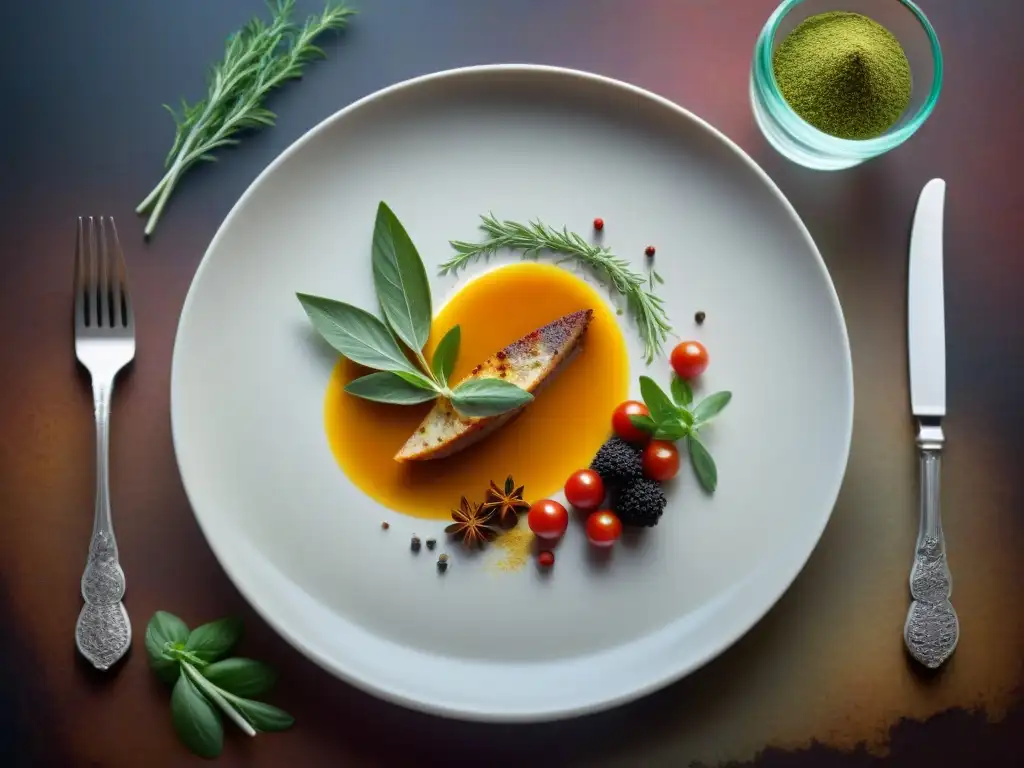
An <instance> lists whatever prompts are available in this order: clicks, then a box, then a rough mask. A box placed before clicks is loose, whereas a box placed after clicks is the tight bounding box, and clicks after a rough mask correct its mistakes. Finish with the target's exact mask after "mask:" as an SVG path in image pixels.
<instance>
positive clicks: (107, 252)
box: [99, 216, 120, 328]
mask: <svg viewBox="0 0 1024 768" xmlns="http://www.w3.org/2000/svg"><path fill="white" fill-rule="evenodd" d="M106 219H107V217H105V216H100V226H99V229H100V287H99V290H100V325H102V326H106V327H107V328H117V327H118V326H119V325H120V323H119V322H117V321H116V320H115V315H114V306H113V304H114V302H113V300H112V290H111V283H113V282H114V255H113V254H112V253H111V245H110V238H109V237H108V236H107V221H106Z"/></svg>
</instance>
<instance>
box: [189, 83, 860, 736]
mask: <svg viewBox="0 0 1024 768" xmlns="http://www.w3.org/2000/svg"><path fill="white" fill-rule="evenodd" d="M508 73H523V74H533V75H548V76H551V77H561V78H576V79H580V80H584V81H588V82H589V83H591V84H596V85H601V86H605V87H608V88H613V89H617V90H620V91H624V92H627V93H629V94H632V95H634V96H636V97H639V98H643V99H646V100H649V101H651V102H653V103H654V104H656V105H658V106H660V107H663V108H665V109H667V110H668V111H670V112H672V113H674V114H675V115H676V116H677V117H679V118H681V119H683V120H688V121H690V122H691V123H692V124H693V125H694V126H696V127H697V128H699V129H701V130H703V131H705V132H706V133H708V134H709V135H710V136H711V137H712V138H714V139H716V140H718V141H720V142H722V143H723V144H724V145H725V146H726V147H728V148H729V149H730V150H731V151H732V152H733V153H734V154H735V155H736V156H737V158H738V159H740V160H741V161H742V162H743V163H744V164H745V165H746V166H747V167H748V169H749V170H751V171H752V172H753V173H754V175H755V176H756V177H757V178H758V179H759V180H760V181H761V183H763V184H764V185H765V186H766V187H767V188H768V190H769V192H770V193H771V194H772V195H773V196H774V197H775V198H776V199H777V201H778V202H779V203H781V204H782V206H783V209H784V210H785V212H786V213H787V214H788V216H789V217H790V219H791V220H792V222H793V224H794V225H795V226H796V227H797V229H798V231H799V233H800V235H801V236H802V237H803V239H804V241H805V243H806V245H807V246H808V247H809V248H810V250H811V253H812V254H813V255H814V259H815V264H816V265H817V267H818V269H819V270H820V271H821V273H822V276H823V277H824V279H825V284H826V286H827V288H828V293H829V299H830V300H831V303H832V306H833V309H834V311H835V312H836V316H837V317H838V319H839V326H840V331H841V340H842V350H841V351H842V353H843V361H844V368H845V371H844V372H845V374H846V375H845V376H844V379H845V381H846V383H847V386H846V393H847V395H848V400H847V402H846V403H845V406H846V412H847V414H848V417H847V419H846V425H845V429H844V435H843V446H844V448H843V456H842V461H841V463H840V471H839V473H838V475H837V477H836V480H835V487H834V489H833V491H832V493H831V494H830V495H831V500H830V501H829V503H828V504H827V505H826V507H825V513H824V514H823V515H822V517H821V521H820V524H819V526H818V530H817V531H815V533H814V537H813V545H812V546H811V547H810V549H809V550H808V552H807V555H806V557H804V558H803V560H802V561H801V562H799V563H797V564H796V567H795V568H792V569H791V573H788V575H787V576H786V578H785V579H783V584H782V588H781V589H780V590H778V594H776V595H775V596H774V597H773V598H772V599H771V600H768V601H766V603H765V605H764V606H763V608H762V609H761V610H760V611H755V612H754V613H755V615H754V616H753V618H752V620H751V621H750V622H749V623H747V625H746V626H745V627H743V628H741V629H740V630H739V631H738V632H736V633H734V634H733V635H730V636H728V637H726V638H725V639H724V640H723V641H722V642H721V643H719V645H718V647H717V649H716V650H715V651H713V652H710V653H706V654H704V655H703V656H700V657H695V658H691V659H690V660H689V662H688V663H684V664H681V665H678V666H677V667H675V668H669V669H668V671H667V673H666V674H665V675H663V676H662V677H661V678H660V679H658V680H656V681H654V682H651V683H647V684H642V685H639V686H637V687H635V688H633V689H631V690H629V691H627V692H625V693H621V694H616V695H612V696H607V697H603V698H600V699H595V700H593V701H590V702H587V703H585V704H579V705H576V706H573V707H566V708H563V709H558V710H545V711H542V712H532V713H526V712H509V711H501V710H498V709H494V710H488V711H480V710H468V709H461V708H455V707H451V706H447V705H444V704H440V703H434V702H431V701H427V700H423V699H420V698H412V697H409V696H406V695H403V694H402V693H400V692H397V691H393V690H389V689H387V688H384V687H382V686H378V685H376V684H375V683H374V682H373V681H372V680H368V679H365V678H363V677H360V676H359V675H358V674H354V673H353V672H352V671H351V670H348V669H346V668H344V667H343V666H341V665H339V664H338V663H337V662H336V661H335V660H334V659H331V658H326V657H325V656H324V655H322V654H320V653H318V652H317V651H315V650H314V649H312V648H310V647H308V646H307V645H306V643H305V642H304V641H303V639H302V638H301V637H299V636H297V635H296V634H294V633H292V632H291V631H290V630H289V629H288V627H287V626H285V625H284V624H283V623H282V622H280V621H278V620H277V619H276V617H274V616H273V615H272V614H271V613H270V612H269V611H267V610H266V609H265V608H264V607H263V606H262V605H261V603H260V601H259V599H258V598H257V597H256V595H254V594H253V593H252V591H251V590H249V589H248V587H247V586H246V585H245V584H244V583H243V581H242V579H241V578H240V577H239V576H238V575H237V574H236V573H234V572H233V571H232V568H231V567H230V566H229V565H228V564H227V562H226V561H225V558H224V557H223V555H222V552H221V551H220V549H219V548H218V546H217V545H216V544H215V543H214V541H213V539H212V538H211V536H210V532H209V530H208V527H207V525H206V524H205V523H204V521H203V516H202V514H201V513H200V512H199V510H198V506H197V505H196V503H195V499H194V496H193V493H192V492H191V491H190V489H189V483H188V480H187V478H186V477H185V475H184V473H183V472H182V470H181V459H180V456H179V454H180V452H181V440H182V438H181V434H180V432H179V427H178V426H177V420H176V419H175V411H176V409H175V406H174V403H175V391H176V390H177V389H178V385H177V381H178V371H179V370H180V366H179V364H178V357H179V354H181V352H180V344H179V341H180V337H181V334H182V328H183V327H184V325H185V319H186V316H187V315H188V313H189V309H190V307H191V305H192V302H193V301H194V300H195V293H196V285H197V283H198V282H199V279H200V277H201V275H202V274H203V272H204V270H205V268H206V267H207V265H208V263H209V259H210V256H211V254H212V253H213V252H214V251H215V250H216V248H217V245H218V244H219V242H220V239H221V238H222V237H223V236H224V233H225V232H226V231H227V230H228V228H229V226H230V225H231V222H232V220H233V219H234V218H235V216H236V214H237V213H238V211H239V210H241V209H242V208H243V206H244V205H245V204H246V202H247V201H248V199H249V197H250V196H251V195H252V194H253V193H254V192H255V190H256V189H257V188H258V187H259V186H260V184H261V183H262V182H263V180H264V179H265V178H266V177H268V176H269V175H270V174H271V173H273V172H274V171H275V170H276V169H277V168H278V167H279V166H280V165H282V164H284V163H285V162H287V161H288V159H289V158H291V157H292V155H294V154H295V153H297V152H298V151H299V150H300V149H301V148H302V147H303V146H304V145H305V144H306V143H307V142H309V141H311V140H312V139H313V138H314V137H315V136H317V135H318V134H320V133H321V132H323V131H327V130H329V129H330V128H331V126H332V125H334V124H335V123H337V122H339V121H341V120H343V119H345V117H346V116H347V115H349V114H350V113H353V112H355V111H357V110H359V109H360V108H362V107H364V106H366V105H368V104H370V103H372V102H374V101H378V100H381V99H384V98H387V97H388V96H391V95H392V94H395V93H397V92H400V91H403V90H410V89H414V88H416V87H417V86H420V85H424V84H427V83H433V82H435V81H440V80H445V79H456V78H465V77H487V76H489V75H500V74H508ZM853 412H854V389H853V363H852V354H851V349H850V340H849V332H848V330H847V326H846V318H845V315H844V314H843V309H842V305H841V304H840V302H839V296H838V294H837V293H836V290H835V285H834V283H833V281H832V276H831V274H830V273H829V271H828V267H827V266H826V265H825V261H824V259H823V258H822V256H821V253H820V251H819V250H818V247H817V245H816V243H815V242H814V239H813V238H812V237H811V234H810V231H809V230H808V229H807V227H806V225H805V224H804V223H803V220H802V219H801V218H800V215H799V214H798V213H797V211H796V209H795V208H794V207H793V205H792V203H790V201H789V200H788V199H787V198H786V196H785V195H784V194H783V193H782V191H781V190H780V189H779V187H778V185H776V184H775V182H774V181H773V180H772V179H771V177H770V176H768V174H767V173H766V172H765V171H764V169H762V168H761V167H760V166H759V165H758V164H757V163H756V162H755V161H754V160H753V158H751V157H750V156H749V155H748V154H747V153H746V152H745V151H744V150H743V149H742V148H741V147H740V146H739V145H738V144H736V143H735V142H734V141H732V139H730V138H729V137H728V136H726V135H725V134H724V133H722V132H721V131H720V130H718V129H717V128H715V127H714V126H712V125H711V124H710V123H708V122H707V121H705V120H704V119H702V118H700V117H698V116H697V115H695V114H693V113H692V112H690V111H689V110H687V109H685V108H684V107H682V106H680V105H679V104H677V103H675V102H673V101H671V100H669V99H667V98H665V97H663V96H660V95H658V94H656V93H654V92H653V91H649V90H647V89H645V88H642V87H640V86H637V85H633V84H631V83H627V82H624V81H622V80H618V79H616V78H612V77H608V76H606V75H600V74H597V73H594V72H588V71H584V70H578V69H571V68H566V67H558V66H552V65H545V64H525V63H510V64H477V65H471V66H465V67H456V68H452V69H446V70H440V71H436V72H432V73H428V74H424V75H418V76H415V77H412V78H408V79H406V80H402V81H399V82H397V83H393V84H392V85H389V86H386V87H384V88H381V89H378V90H377V91H374V92H372V93H370V94H367V95H366V96H363V97H361V98H359V99H357V100H356V101H354V102H352V103H351V104H349V105H347V106H345V107H342V108H341V109H338V110H337V111H335V112H334V113H332V114H330V115H328V116H327V117H325V118H323V119H322V120H321V121H320V122H318V123H317V124H316V125H314V126H313V127H311V128H310V129H309V130H307V131H306V132H305V133H303V134H302V135H301V136H299V137H298V138H297V139H296V140H295V141H293V142H292V143H291V144H290V145H289V146H287V147H286V148H285V149H284V150H283V151H282V152H281V153H280V154H279V155H277V157H275V158H274V159H273V160H272V161H271V162H270V163H269V164H268V165H267V166H266V167H265V168H264V169H263V170H262V171H261V172H260V173H259V174H258V175H257V176H256V178H255V179H253V181H252V182H251V183H250V184H249V186H248V187H246V189H245V191H244V192H243V193H242V195H241V196H240V197H239V198H238V200H237V201H236V202H235V204H234V205H233V206H232V207H231V209H230V211H228V214H227V215H226V216H225V218H224V220H223V221H222V222H221V224H220V225H219V226H218V228H217V232H216V233H215V234H214V236H213V238H212V240H211V241H210V244H209V246H207V248H206V251H205V252H204V254H203V257H202V259H201V260H200V262H199V265H198V267H197V268H196V271H195V274H194V275H193V277H192V280H191V282H190V284H189V288H188V291H187V293H186V295H185V300H184V303H183V305H182V309H181V314H180V316H179V319H178V325H177V328H176V331H175V338H174V347H173V351H172V355H171V375H170V421H171V441H172V444H173V448H174V455H175V462H176V463H177V465H178V470H179V475H180V477H181V481H182V487H183V488H184V490H185V495H186V497H187V498H188V501H189V506H190V507H191V508H192V513H193V516H194V517H195V519H196V523H197V524H198V525H199V529H200V531H202V533H203V538H204V539H205V540H206V542H207V544H208V546H209V547H210V549H211V551H212V552H213V554H214V557H216V559H217V562H218V563H219V564H220V566H221V568H222V569H223V570H224V573H225V574H226V575H227V577H228V579H229V580H230V581H231V583H232V584H233V585H234V587H235V588H236V589H237V590H238V591H239V593H240V594H241V595H242V596H243V597H244V598H245V600H246V602H248V603H249V605H250V606H251V607H252V608H253V610H254V611H255V612H256V613H257V614H258V615H259V616H260V617H261V618H262V619H263V620H264V621H266V622H267V624H268V625H270V626H271V627H272V628H273V629H274V631H275V632H276V633H277V634H279V635H280V636H281V637H282V638H284V639H285V640H286V641H287V642H288V644H289V645H291V646H292V647H293V648H295V649H297V650H298V651H299V652H300V653H302V654H303V655H304V656H306V657H307V658H308V659H310V660H311V661H313V662H314V663H315V664H317V665H318V666H319V667H321V668H322V669H324V670H325V671H327V672H329V673H331V674H332V675H334V676H335V677H338V678H339V679H341V680H344V681H345V682H347V683H349V684H351V685H353V686H355V687H357V688H359V689H360V690H362V691H364V692H367V693H369V694H371V695H373V696H376V697H378V698H381V699H383V700H385V701H389V702H391V703H395V704H399V705H402V706H404V707H407V708H409V709H413V710H418V711H421V712H425V713H428V714H433V715H440V716H447V717H455V718H459V719H462V720H470V721H480V722H506V723H512V722H521V723H525V722H541V721H553V720H560V719H565V718H570V717H578V716H582V715H586V714H591V713H594V712H599V711H603V710H606V709H610V708H612V707H615V706H619V705H622V704H626V703H628V702H631V701H634V700H636V699H639V698H642V697H643V696H646V695H648V694H650V693H652V692H654V691H656V690H660V689H662V688H665V687H667V686H668V685H671V684H672V683H674V682H677V681H678V680H680V679H682V678H684V677H686V676H687V675H689V674H690V673H692V672H694V671H695V670H697V669H700V668H701V667H703V666H705V665H706V664H707V663H708V662H710V661H712V660H713V659H715V658H716V657H718V656H719V655H721V654H722V653H724V652H725V651H726V650H728V649H729V648H730V647H732V646H733V645H734V644H735V643H736V642H737V641H739V640H740V638H742V637H743V636H744V635H746V634H747V632H749V631H750V630H751V629H752V628H753V627H754V626H756V625H757V624H758V623H759V622H760V621H761V620H762V619H763V618H764V616H765V615H766V614H767V613H768V612H769V611H770V610H771V609H772V608H773V607H774V606H775V604H776V603H777V602H778V601H779V599H781V597H782V596H783V595H784V594H785V593H786V592H787V591H788V590H789V588H790V587H791V586H792V584H793V582H794V581H795V579H796V577H797V576H798V575H799V574H800V572H801V571H802V570H803V569H804V567H805V566H806V564H807V561H808V560H809V559H810V556H811V554H812V553H813V552H814V550H815V549H816V548H817V545H818V543H819V542H820V539H821V535H822V534H823V533H824V530H825V527H826V526H827V525H828V521H829V520H830V519H831V517H832V512H833V510H834V508H835V504H836V501H837V499H838V496H839V491H840V489H841V487H842V484H843V480H844V478H845V475H846V469H847V466H848V463H849V456H850V448H851V444H852V436H853Z"/></svg>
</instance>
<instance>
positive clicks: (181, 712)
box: [171, 675, 224, 757]
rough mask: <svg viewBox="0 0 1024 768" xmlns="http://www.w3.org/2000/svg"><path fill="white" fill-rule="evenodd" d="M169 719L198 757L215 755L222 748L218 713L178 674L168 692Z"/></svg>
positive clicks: (221, 733)
mask: <svg viewBox="0 0 1024 768" xmlns="http://www.w3.org/2000/svg"><path fill="white" fill-rule="evenodd" d="M171 719H172V720H173V721H174V730H176V731H177V732H178V736H180V737H181V740H182V741H183V742H184V743H185V746H186V747H188V748H189V749H190V750H192V751H193V752H195V753H196V754H197V755H199V756H200V757H217V755H219V754H220V752H221V749H223V748H224V727H223V726H222V725H221V722H220V713H219V712H217V710H215V709H214V708H213V705H212V704H210V702H209V701H207V699H206V697H205V696H203V694H201V693H200V692H199V690H198V689H197V688H196V686H195V684H194V683H193V682H192V681H191V680H189V678H188V675H181V676H180V677H179V678H178V682H177V683H176V684H175V685H174V692H173V693H171Z"/></svg>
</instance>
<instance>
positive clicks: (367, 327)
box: [296, 293, 416, 373]
mask: <svg viewBox="0 0 1024 768" xmlns="http://www.w3.org/2000/svg"><path fill="white" fill-rule="evenodd" d="M296 295H297V296H298V297H299V301H300V302H302V308H303V309H304V310H306V314H307V315H309V319H310V322H312V323H313V327H314V328H316V330H317V333H319V334H320V335H321V336H323V337H324V339H325V340H326V341H327V343H328V344H330V345H331V346H332V347H334V348H335V349H336V350H338V351H339V352H341V354H343V355H344V356H345V357H347V358H348V359H349V360H351V361H352V362H354V363H359V364H360V365H365V366H366V367H367V368H373V369H375V370H378V371H410V372H412V373H415V372H416V369H415V368H414V367H413V365H412V363H410V362H409V359H408V358H407V357H406V356H405V353H404V352H402V348H401V347H399V346H398V342H397V341H395V337H394V336H392V335H391V331H389V330H388V329H387V326H386V325H384V323H382V322H381V321H380V320H378V319H377V318H376V317H374V316H373V315H371V314H370V313H369V312H367V311H366V310H363V309H359V307H353V306H352V305H351V304H345V303H344V302H341V301H335V300H334V299H326V298H324V297H323V296H311V295H309V294H306V293H299V294H296Z"/></svg>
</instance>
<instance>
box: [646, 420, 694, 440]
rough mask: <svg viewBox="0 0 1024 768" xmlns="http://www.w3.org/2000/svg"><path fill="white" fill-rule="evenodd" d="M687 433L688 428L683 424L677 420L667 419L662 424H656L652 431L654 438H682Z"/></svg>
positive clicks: (688, 431) (688, 432)
mask: <svg viewBox="0 0 1024 768" xmlns="http://www.w3.org/2000/svg"><path fill="white" fill-rule="evenodd" d="M688 434H690V429H689V427H687V426H686V425H685V424H683V423H681V422H678V421H667V422H665V423H664V424H659V425H658V427H657V429H656V430H655V431H654V439H655V440H682V439H683V438H684V437H686V436H687V435H688Z"/></svg>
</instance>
